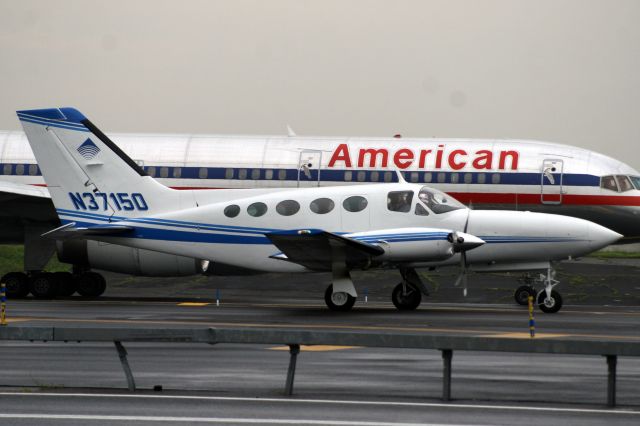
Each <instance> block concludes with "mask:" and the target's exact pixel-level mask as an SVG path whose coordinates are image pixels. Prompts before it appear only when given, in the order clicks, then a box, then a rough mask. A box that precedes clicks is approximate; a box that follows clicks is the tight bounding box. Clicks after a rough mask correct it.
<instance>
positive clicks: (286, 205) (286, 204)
mask: <svg viewBox="0 0 640 426" xmlns="http://www.w3.org/2000/svg"><path fill="white" fill-rule="evenodd" d="M298 210H300V204H298V202H297V201H294V200H284V201H280V202H279V203H278V204H277V205H276V211H277V212H278V213H280V214H281V215H282V216H291V215H294V214H296V213H298Z"/></svg>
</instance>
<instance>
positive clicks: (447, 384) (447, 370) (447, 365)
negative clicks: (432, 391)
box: [441, 349, 453, 401]
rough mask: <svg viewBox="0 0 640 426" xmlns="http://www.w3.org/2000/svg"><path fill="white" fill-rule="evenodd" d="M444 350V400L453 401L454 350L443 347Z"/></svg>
mask: <svg viewBox="0 0 640 426" xmlns="http://www.w3.org/2000/svg"><path fill="white" fill-rule="evenodd" d="M441 351H442V367H443V369H442V400H443V401H451V359H452V358H453V351H452V350H451V349H441Z"/></svg>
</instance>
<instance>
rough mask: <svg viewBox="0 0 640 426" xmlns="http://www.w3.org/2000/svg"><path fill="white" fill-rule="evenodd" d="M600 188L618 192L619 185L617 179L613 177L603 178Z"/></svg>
mask: <svg viewBox="0 0 640 426" xmlns="http://www.w3.org/2000/svg"><path fill="white" fill-rule="evenodd" d="M600 188H604V189H608V190H610V191H616V192H618V184H617V183H616V179H615V178H614V177H613V176H602V180H601V181H600Z"/></svg>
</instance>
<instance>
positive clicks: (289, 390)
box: [284, 345, 300, 396]
mask: <svg viewBox="0 0 640 426" xmlns="http://www.w3.org/2000/svg"><path fill="white" fill-rule="evenodd" d="M299 353H300V345H289V354H290V355H291V356H290V357H289V370H288V371H287V382H286V383H285V385H284V394H285V395H287V396H291V395H293V379H294V376H295V375H296V360H297V358H298V354H299Z"/></svg>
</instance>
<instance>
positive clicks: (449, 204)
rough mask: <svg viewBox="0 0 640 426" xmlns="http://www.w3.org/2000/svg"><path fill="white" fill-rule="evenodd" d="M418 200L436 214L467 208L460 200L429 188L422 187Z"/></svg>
mask: <svg viewBox="0 0 640 426" xmlns="http://www.w3.org/2000/svg"><path fill="white" fill-rule="evenodd" d="M418 198H419V199H420V201H422V202H423V203H424V204H426V206H427V207H429V209H431V211H432V212H434V213H435V214H440V213H446V212H450V211H453V210H458V209H464V208H465V207H464V205H463V204H461V203H460V202H459V201H458V200H456V199H454V198H451V197H449V196H448V195H447V194H445V193H444V192H440V191H438V190H435V189H433V188H429V187H428V186H424V187H422V189H421V190H420V193H419V194H418Z"/></svg>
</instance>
